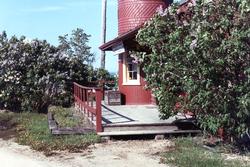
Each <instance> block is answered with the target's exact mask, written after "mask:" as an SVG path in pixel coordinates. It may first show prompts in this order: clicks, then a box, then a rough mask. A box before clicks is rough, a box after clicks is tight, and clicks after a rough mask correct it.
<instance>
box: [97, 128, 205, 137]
mask: <svg viewBox="0 0 250 167" xmlns="http://www.w3.org/2000/svg"><path fill="white" fill-rule="evenodd" d="M197 133H201V131H200V130H140V131H138V130H136V131H113V132H100V133H97V134H98V135H100V136H102V137H105V136H129V135H165V134H197Z"/></svg>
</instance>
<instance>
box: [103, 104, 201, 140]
mask: <svg viewBox="0 0 250 167" xmlns="http://www.w3.org/2000/svg"><path fill="white" fill-rule="evenodd" d="M181 118H182V117H180V116H177V117H171V118H169V119H167V120H161V119H160V117H159V112H158V108H157V106H154V105H121V106H108V105H105V104H104V103H102V126H103V132H99V133H98V134H99V135H101V136H125V135H165V134H183V133H199V132H200V131H199V130H192V129H190V130H181V129H179V128H178V127H177V126H176V125H175V124H173V121H175V120H176V119H181Z"/></svg>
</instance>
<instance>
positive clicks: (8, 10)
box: [0, 0, 118, 72]
mask: <svg viewBox="0 0 250 167" xmlns="http://www.w3.org/2000/svg"><path fill="white" fill-rule="evenodd" d="M107 1H108V4H107V41H109V40H111V39H113V38H115V37H116V36H117V24H118V23H117V0H107ZM101 6H102V0H0V32H2V31H4V30H5V31H6V32H7V34H8V36H9V37H10V36H12V35H16V36H18V37H20V36H21V35H24V36H26V37H27V38H28V39H35V38H37V39H41V40H44V39H45V40H47V41H48V42H49V43H51V44H53V45H55V46H56V45H58V36H60V35H64V34H70V33H71V32H72V30H74V29H76V28H82V29H84V31H85V33H87V34H89V35H91V37H90V41H89V46H90V47H91V48H92V52H93V53H95V55H96V62H95V63H94V66H95V67H100V50H99V49H98V47H99V46H100V44H101ZM117 68H118V64H117V57H116V56H114V55H113V54H112V52H111V53H107V56H106V69H107V70H108V71H110V72H117Z"/></svg>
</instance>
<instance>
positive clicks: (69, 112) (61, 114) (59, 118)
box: [49, 106, 84, 128]
mask: <svg viewBox="0 0 250 167" xmlns="http://www.w3.org/2000/svg"><path fill="white" fill-rule="evenodd" d="M49 112H51V113H52V114H53V115H54V118H55V120H56V122H57V123H58V125H59V126H60V127H72V128H73V127H77V126H81V125H83V124H84V122H83V119H81V118H80V117H79V116H76V115H74V112H73V108H63V107H56V106H53V107H50V109H49Z"/></svg>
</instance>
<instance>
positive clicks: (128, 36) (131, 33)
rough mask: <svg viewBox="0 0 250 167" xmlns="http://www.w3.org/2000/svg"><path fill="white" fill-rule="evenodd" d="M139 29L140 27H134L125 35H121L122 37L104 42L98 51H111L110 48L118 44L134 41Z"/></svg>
mask: <svg viewBox="0 0 250 167" xmlns="http://www.w3.org/2000/svg"><path fill="white" fill-rule="evenodd" d="M141 27H142V25H140V26H138V27H136V28H135V29H132V30H130V31H128V32H127V33H125V34H122V35H120V36H118V37H116V38H115V39H113V40H111V41H108V42H106V43H105V44H103V45H101V46H100V47H99V49H101V50H102V51H112V47H113V46H115V45H117V44H119V43H120V42H124V41H127V40H131V39H134V38H135V36H136V34H137V32H138V31H139V29H140V28H141Z"/></svg>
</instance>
